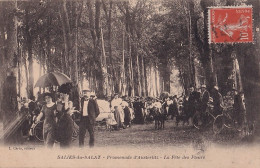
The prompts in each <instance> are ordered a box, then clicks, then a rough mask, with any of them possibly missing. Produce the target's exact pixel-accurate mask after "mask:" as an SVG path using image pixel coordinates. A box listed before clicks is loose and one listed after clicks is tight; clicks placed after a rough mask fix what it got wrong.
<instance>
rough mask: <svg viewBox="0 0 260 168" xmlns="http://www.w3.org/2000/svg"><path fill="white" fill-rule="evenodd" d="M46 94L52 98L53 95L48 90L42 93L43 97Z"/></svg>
mask: <svg viewBox="0 0 260 168" xmlns="http://www.w3.org/2000/svg"><path fill="white" fill-rule="evenodd" d="M46 96H49V97H51V98H52V99H53V95H52V94H51V93H50V92H45V93H44V97H46Z"/></svg>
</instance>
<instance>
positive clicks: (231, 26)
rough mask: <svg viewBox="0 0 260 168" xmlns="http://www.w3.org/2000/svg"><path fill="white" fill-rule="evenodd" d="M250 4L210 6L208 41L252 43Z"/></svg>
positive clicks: (251, 11)
mask: <svg viewBox="0 0 260 168" xmlns="http://www.w3.org/2000/svg"><path fill="white" fill-rule="evenodd" d="M252 13H253V9H252V6H227V7H210V8H209V10H208V30H209V43H252V42H253V18H252V16H253V15H252Z"/></svg>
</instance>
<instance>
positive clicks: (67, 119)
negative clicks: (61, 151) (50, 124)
mask: <svg viewBox="0 0 260 168" xmlns="http://www.w3.org/2000/svg"><path fill="white" fill-rule="evenodd" d="M72 106H73V105H72V102H71V101H69V95H68V94H66V93H61V101H60V102H58V103H57V111H58V114H57V117H58V122H57V132H56V138H57V141H59V142H60V147H62V148H66V147H69V146H70V144H71V142H72V134H73V126H74V125H73V122H74V121H73V120H72V118H71V116H70V112H71V110H72Z"/></svg>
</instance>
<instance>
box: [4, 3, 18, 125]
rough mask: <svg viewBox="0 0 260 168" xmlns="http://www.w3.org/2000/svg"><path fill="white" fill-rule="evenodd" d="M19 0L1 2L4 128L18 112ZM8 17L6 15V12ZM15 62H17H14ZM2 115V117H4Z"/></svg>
mask: <svg viewBox="0 0 260 168" xmlns="http://www.w3.org/2000/svg"><path fill="white" fill-rule="evenodd" d="M16 7H17V2H11V1H10V2H0V12H1V13H0V17H1V19H0V20H1V21H3V22H1V23H2V24H1V35H0V37H1V39H0V41H1V42H0V43H1V46H4V47H1V48H0V51H1V52H0V57H1V58H0V59H1V61H0V67H1V68H0V69H1V71H0V72H1V73H0V75H1V76H0V77H1V79H2V80H1V82H0V91H1V93H3V94H0V107H1V109H0V110H1V114H2V115H3V120H4V129H5V128H6V127H7V125H8V124H10V121H12V120H13V119H14V118H15V117H16V112H17V88H16V77H15V76H14V68H15V67H16V64H17V62H16V61H14V58H16V56H17V48H18V45H17V23H16V22H17V20H16V16H15V15H14V12H13V11H15V10H16ZM6 13H7V14H8V17H4V14H6ZM14 63H15V64H14ZM2 115H1V118H2Z"/></svg>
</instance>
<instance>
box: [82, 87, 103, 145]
mask: <svg viewBox="0 0 260 168" xmlns="http://www.w3.org/2000/svg"><path fill="white" fill-rule="evenodd" d="M83 94H84V96H83V97H82V98H81V119H80V123H79V146H80V147H83V146H84V139H85V134H86V129H87V130H88V132H89V136H90V138H89V146H90V147H93V146H94V126H95V122H96V118H97V116H98V115H99V113H100V112H99V107H98V104H97V101H96V100H95V99H94V97H95V95H94V94H93V93H90V92H89V91H85V92H84V93H83Z"/></svg>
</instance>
